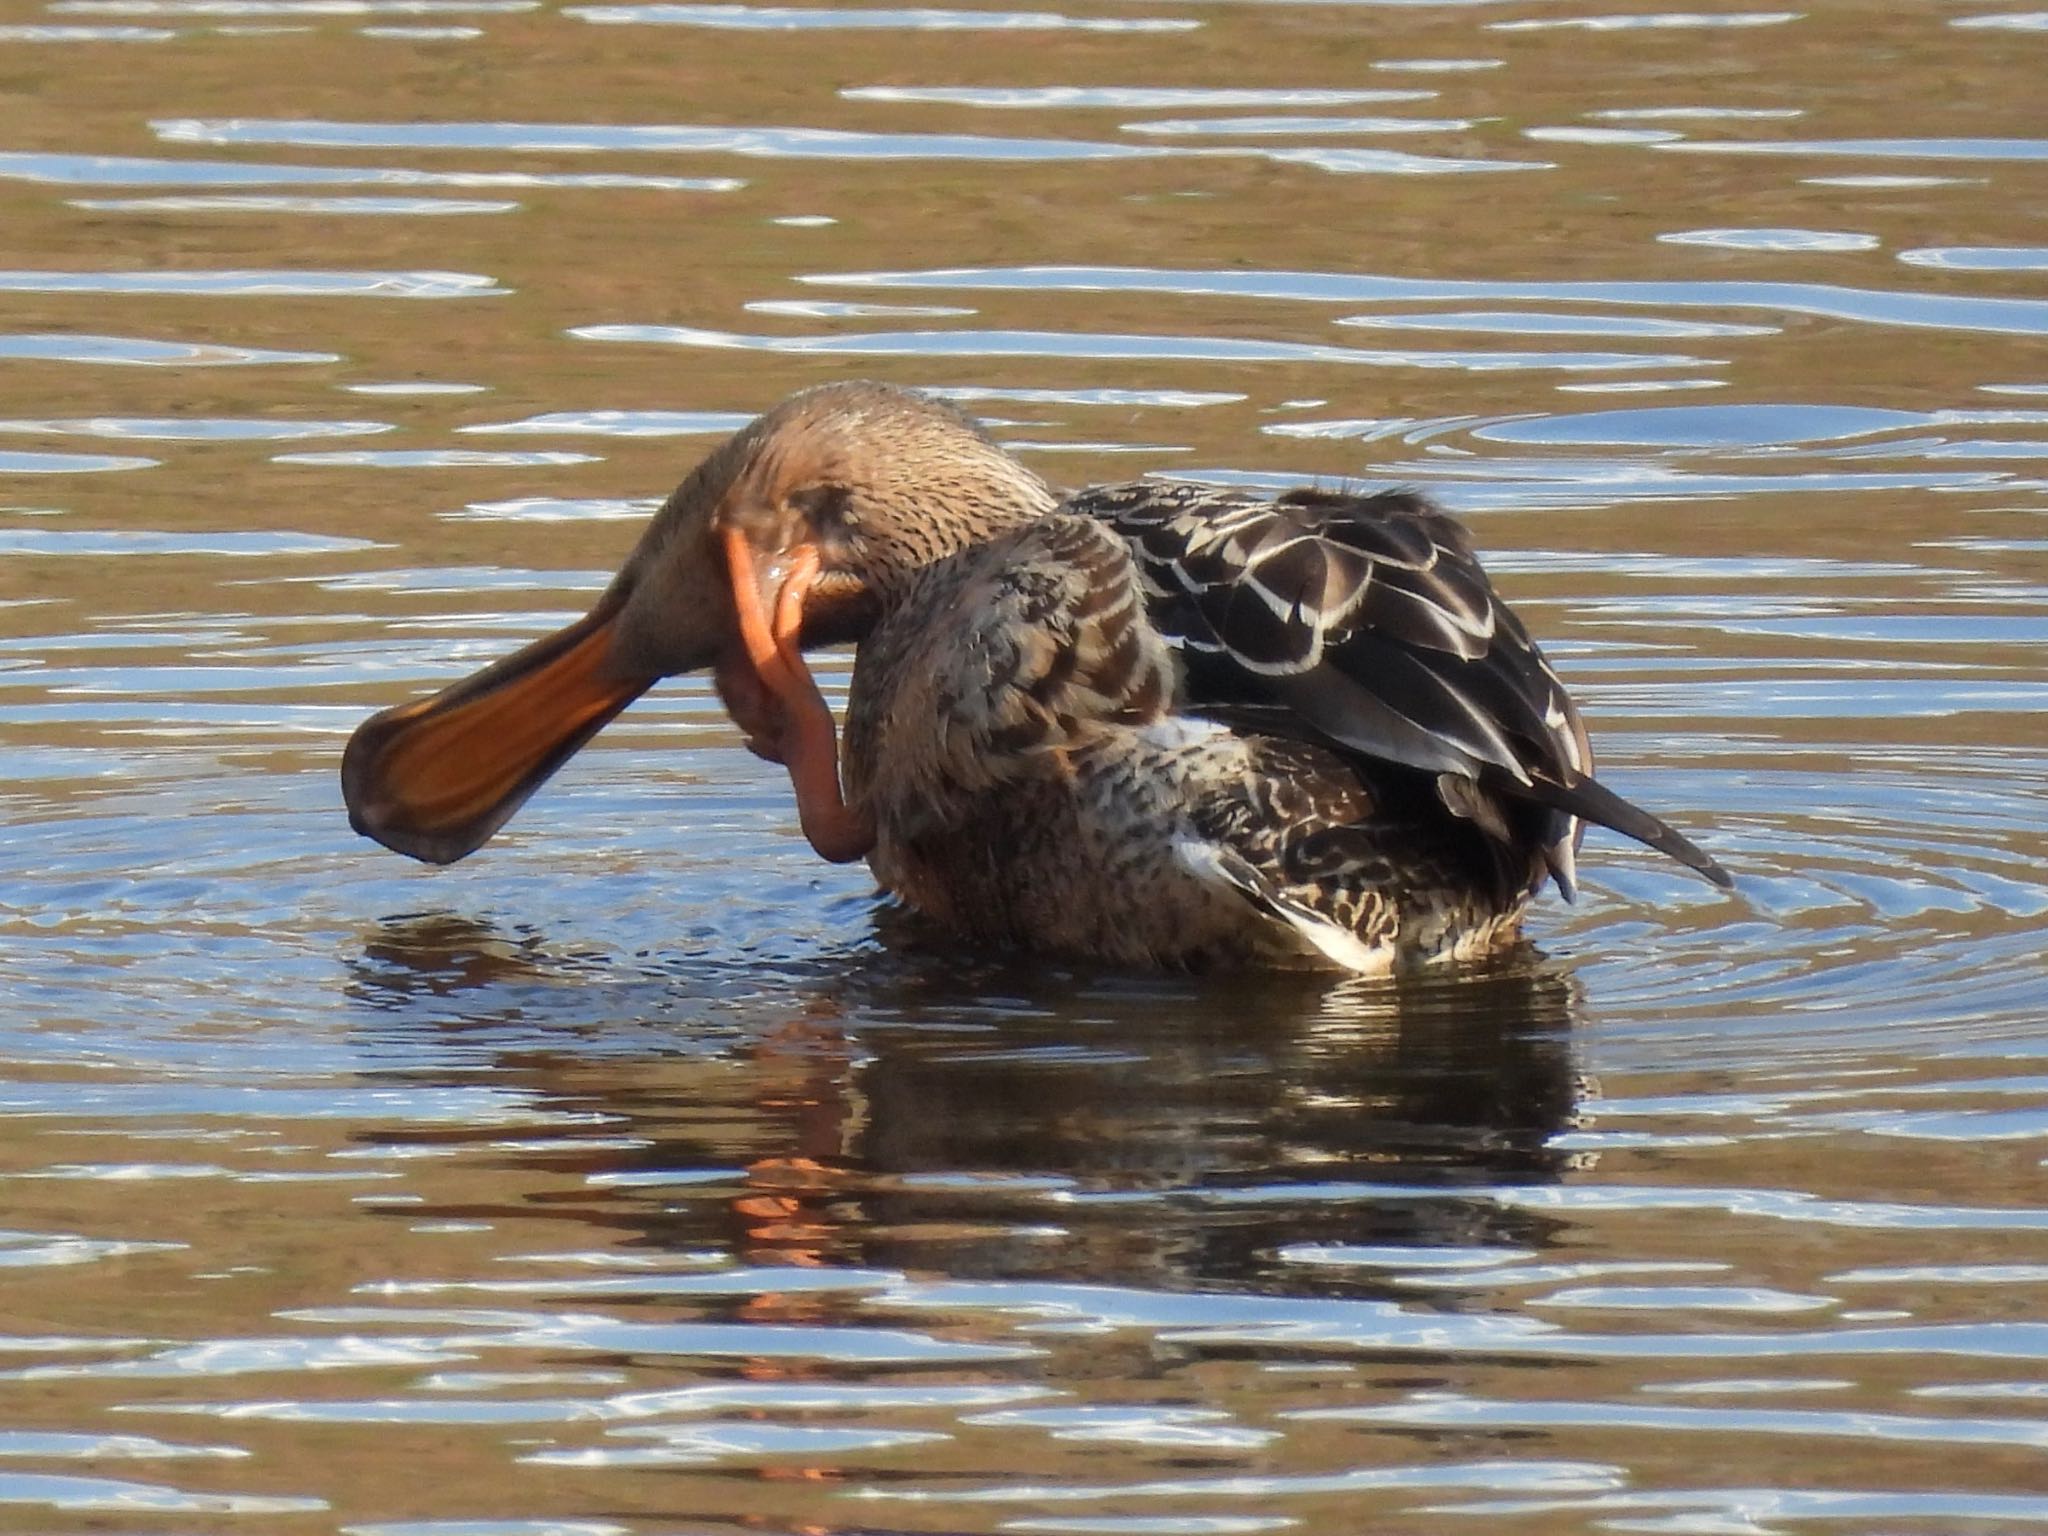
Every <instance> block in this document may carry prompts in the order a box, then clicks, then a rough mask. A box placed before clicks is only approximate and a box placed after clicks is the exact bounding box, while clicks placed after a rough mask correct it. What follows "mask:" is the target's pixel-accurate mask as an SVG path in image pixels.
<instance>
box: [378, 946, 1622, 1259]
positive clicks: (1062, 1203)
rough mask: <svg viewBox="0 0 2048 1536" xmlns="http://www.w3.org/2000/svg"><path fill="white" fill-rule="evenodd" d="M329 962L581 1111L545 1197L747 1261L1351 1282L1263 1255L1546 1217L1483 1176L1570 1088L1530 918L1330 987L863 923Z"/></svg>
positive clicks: (408, 1019)
mask: <svg viewBox="0 0 2048 1536" xmlns="http://www.w3.org/2000/svg"><path fill="white" fill-rule="evenodd" d="M886 927H887V925H886V922H885V924H884V938H885V939H886ZM353 970H354V973H355V974H354V983H353V988H352V990H353V994H354V997H355V999H356V1001H357V1002H358V1003H359V1004H360V1005H361V1006H362V1007H363V1008H364V1009H365V1010H366V1015H365V1019H364V1023H365V1027H366V1029H367V1030H368V1031H370V1032H373V1033H374V1034H375V1035H376V1036H377V1037H378V1039H379V1042H380V1044H381V1045H382V1046H384V1047H386V1049H387V1052H388V1053H389V1052H390V1051H391V1048H393V1047H395V1048H396V1050H395V1054H396V1055H398V1056H399V1058H400V1059H401V1060H404V1061H405V1062H406V1065H405V1066H404V1068H403V1070H405V1072H406V1075H407V1077H408V1079H409V1080H410V1081H413V1082H417V1081H418V1079H419V1077H420V1075H421V1072H422V1071H423V1070H425V1071H431V1070H433V1064H434V1063H436V1062H439V1063H444V1064H445V1065H446V1066H447V1067H448V1068H449V1070H450V1072H451V1081H452V1082H462V1083H466V1084H473V1083H475V1082H477V1081H478V1080H479V1079H478V1075H477V1074H478V1072H479V1071H480V1070H481V1071H482V1072H483V1074H484V1077H483V1079H482V1080H483V1081H486V1082H488V1083H489V1084H490V1085H492V1086H493V1087H494V1088H496V1089H497V1090H499V1091H500V1092H517V1093H520V1094H522V1095H526V1096H528V1102H529V1103H530V1104H531V1105H532V1107H534V1108H536V1109H539V1110H541V1111H543V1112H566V1113H567V1114H568V1115H570V1116H573V1117H576V1120H577V1121H578V1122H580V1123H583V1124H587V1126H588V1129H587V1131H578V1130H576V1129H573V1128H572V1130H571V1131H570V1132H569V1136H570V1138H571V1139H572V1140H573V1138H574V1137H576V1136H577V1135H579V1134H582V1135H586V1136H587V1139H588V1140H589V1141H590V1142H591V1147H590V1150H589V1151H588V1153H587V1154H580V1153H578V1152H577V1151H576V1150H575V1149H574V1147H573V1145H572V1146H570V1147H568V1148H566V1149H565V1157H566V1160H567V1165H568V1166H570V1167H573V1168H575V1169H576V1170H578V1171H581V1172H582V1173H584V1174H585V1175H596V1176H599V1177H598V1178H597V1180H596V1182H595V1183H591V1184H587V1185H586V1188H588V1189H589V1190H590V1191H591V1193H590V1194H589V1195H588V1196H578V1197H574V1198H567V1197H565V1195H564V1193H563V1192H562V1191H561V1190H560V1188H559V1187H556V1188H555V1189H554V1190H553V1191H552V1192H551V1193H550V1194H549V1196H548V1197H547V1201H546V1204H547V1212H548V1214H550V1215H554V1216H559V1217H570V1218H580V1219H585V1220H588V1221H590V1222H592V1223H595V1224H597V1225H599V1226H601V1227H603V1228H606V1229H609V1230H612V1231H614V1232H617V1231H618V1230H619V1229H622V1228H623V1229H626V1230H628V1231H629V1232H630V1233H631V1241H632V1242H633V1243H634V1244H635V1245H637V1246H643V1247H645V1248H647V1249H649V1250H653V1251H657V1252H659V1251H669V1252H682V1251H689V1252H699V1251H704V1250H707V1249H708V1250H712V1251H717V1252H721V1253H727V1254H730V1255H731V1256H732V1257H733V1258H734V1259H736V1260H738V1261H740V1262H745V1263H756V1264H760V1263H781V1264H800V1265H833V1266H863V1267H873V1268H884V1269H901V1270H909V1271H913V1272H916V1271H922V1272H927V1273H930V1272H939V1273H943V1274H946V1275H948V1276H951V1277H955V1278H963V1279H964V1278H989V1277H1007V1278H1025V1277H1030V1278H1037V1279H1047V1280H1050V1279H1086V1280H1088V1281H1091V1282H1095V1283H1122V1284H1132V1285H1142V1286H1146V1287H1149V1288H1158V1289H1169V1290H1190V1289H1211V1290H1213V1289H1248V1290H1265V1289H1272V1288H1284V1289H1287V1290H1290V1291H1294V1292H1300V1291H1303V1290H1311V1291H1315V1290H1320V1291H1324V1292H1326V1293H1327V1292H1332V1291H1341V1292H1342V1293H1344V1294H1350V1295H1358V1294H1362V1293H1369V1292H1371V1291H1372V1290H1373V1288H1374V1286H1375V1284H1376V1282H1375V1281H1374V1279H1373V1275H1372V1272H1371V1271H1370V1270H1369V1269H1368V1270H1363V1271H1362V1270H1360V1269H1358V1268H1356V1267H1353V1266H1319V1265H1303V1264H1300V1263H1295V1262H1291V1261H1289V1260H1288V1259H1287V1258H1286V1257H1284V1256H1283V1254H1284V1253H1285V1252H1287V1251H1290V1250H1291V1251H1293V1252H1296V1253H1298V1252H1300V1251H1301V1249H1302V1248H1303V1246H1304V1245H1307V1246H1309V1247H1314V1246H1317V1245H1328V1244H1344V1245H1389V1246H1398V1247H1407V1246H1426V1247H1431V1248H1445V1247H1452V1248H1456V1247H1497V1246H1502V1245H1511V1246H1516V1247H1532V1246H1533V1247H1538V1248H1540V1247H1542V1246H1543V1245H1544V1242H1545V1238H1546V1236H1547V1232H1548V1227H1549V1225H1550V1218H1548V1217H1546V1216H1545V1215H1543V1214H1542V1213H1541V1212H1540V1211H1530V1210H1527V1209H1519V1208H1510V1207H1507V1206H1504V1205H1503V1204H1502V1203H1500V1202H1497V1201H1494V1200H1491V1199H1488V1198H1486V1197H1485V1196H1484V1195H1483V1194H1481V1193H1479V1191H1480V1190H1481V1189H1483V1188H1484V1187H1487V1186H1497V1185H1500V1184H1503V1183H1506V1184H1542V1183H1547V1182H1551V1181H1554V1180H1555V1179H1556V1178H1557V1177H1558V1176H1559V1175H1560V1174H1561V1172H1563V1171H1564V1169H1565V1168H1566V1167H1567V1166H1568V1162H1569V1159H1570V1158H1571V1157H1572V1156H1573V1154H1571V1153H1569V1152H1566V1151H1563V1150H1561V1149H1559V1148H1557V1147H1556V1146H1554V1145H1553V1143H1554V1141H1555V1139H1556V1136H1557V1133H1558V1132H1559V1131H1560V1130H1561V1129H1564V1128H1567V1127H1569V1126H1570V1125H1571V1124H1572V1123H1573V1119H1574V1115H1575V1113H1576V1109H1577V1104H1578V1101H1579V1099H1580V1097H1581V1094H1582V1092H1583V1090H1584V1086H1585V1085H1584V1083H1583V1082H1582V1080H1581V1079H1580V1077H1579V1075H1578V1073H1577V1071H1576V1068H1575V1061H1574V1055H1573V1049H1572V1022H1573V1014H1574V1011H1575V1008H1576V999H1577V990H1576V983H1575V981H1574V980H1573V978H1572V976H1571V975H1570V973H1569V972H1568V971H1566V970H1563V969H1561V968H1560V967H1558V966H1557V965H1555V964H1554V963H1551V962H1548V961H1546V960H1544V959H1543V958H1542V957H1540V956H1539V955H1537V954H1536V953H1535V952H1534V951H1533V950H1529V949H1524V950H1522V951H1520V952H1518V953H1516V954H1514V955H1512V956H1510V957H1508V958H1507V959H1506V960H1505V961H1503V962H1502V963H1501V964H1499V965H1496V966H1492V967H1490V968H1485V969H1476V970H1475V969H1466V970H1462V971H1460V972H1457V973H1455V974H1445V975H1431V976H1427V977H1420V978H1414V979H1409V980H1404V981H1401V982H1383V981H1366V980H1355V981H1350V982H1346V983H1342V984H1339V985H1335V986H1332V985H1331V984H1330V983H1329V982H1328V980H1327V979H1317V978H1313V977H1306V976H1301V977H1297V976H1289V975H1286V974H1265V975H1256V976H1243V977H1234V978H1221V979H1218V978H1209V979H1205V980H1203V981H1200V982H1195V981H1190V980H1187V979H1184V978H1183V979H1173V978H1161V977H1157V976H1149V975H1147V976H1135V975H1130V974H1126V973H1117V972H1076V971H1062V972H1048V971H1046V970H1045V969H1043V968H1032V969H1028V970H1027V969H1025V968H1023V967H1022V966H1019V965H1016V964H1013V963H1009V962H982V961H974V960H962V961H959V962H957V963H955V964H953V965H952V966H951V967H950V968H945V967H940V966H935V965H934V964H933V963H932V960H931V957H930V956H929V955H922V956H920V957H919V958H918V960H917V962H916V963H915V965H913V964H911V963H910V962H908V961H906V960H899V959H898V958H896V956H895V954H894V953H893V952H892V950H891V947H890V946H889V945H888V944H887V943H886V942H885V943H884V944H882V945H881V946H880V947H879V948H877V949H876V950H874V951H871V952H869V953H868V954H866V955H864V956H861V957H857V958H856V959H855V961H854V962H853V963H852V964H850V965H848V964H844V963H841V964H835V965H833V966H832V967H830V968H829V969H828V968H826V967H823V966H820V967H818V968H816V969H815V970H810V971H806V970H804V969H802V968H800V967H799V968H784V969H781V970H777V971H773V972H771V973H769V974H767V975H765V976H764V974H763V973H762V972H761V970H760V969H759V968H756V967H751V966H746V965H742V964H738V963H730V962H729V963H727V964H725V965H722V966H721V965H707V966H686V965H684V964H682V963H681V962H664V963H663V964H662V965H661V966H660V967H659V968H648V969H642V970H639V971H631V970H628V969H626V968H624V967H623V966H622V965H621V964H620V963H619V962H618V961H617V960H616V959H612V958H607V957H604V956H576V955H562V954H559V953H557V952H555V951H554V950H552V949H551V948H550V947H549V946H548V945H547V944H545V943H544V942H542V941H541V940H539V939H538V938H536V937H534V936H531V935H527V936H517V935H512V934H508V933H505V932H502V931H499V930H497V929H494V928H491V927H490V926H488V925H485V924H479V923H476V922H472V921H468V920H465V919H459V918H423V919H412V920H398V921H393V922H391V923H389V924H387V925H386V926H385V927H384V928H382V929H381V930H380V931H379V932H377V933H376V934H375V935H374V936H373V937H372V938H371V939H370V941H369V942H368V943H367V944H366V946H365V947H364V950H363V952H362V954H361V955H360V957H359V958H358V959H357V961H356V962H355V964H354V966H353ZM418 1058H425V1061H424V1063H422V1062H421V1061H420V1060H418ZM593 1112H595V1113H593ZM411 1134H414V1133H401V1134H400V1135H399V1136H398V1137H397V1139H405V1137H406V1136H407V1135H411ZM432 1134H433V1135H434V1137H435V1138H436V1139H437V1140H440V1141H443V1142H444V1143H445V1142H446V1141H447V1140H448V1139H449V1133H448V1132H446V1131H436V1132H434V1133H432ZM472 1134H473V1136H474V1139H475V1140H477V1141H479V1142H485V1141H489V1140H492V1139H494V1138H502V1137H503V1135H504V1128H503V1126H502V1124H495V1125H478V1126H475V1127H473V1128H464V1130H462V1131H460V1132H457V1133H456V1134H455V1139H457V1140H462V1139H466V1138H468V1137H469V1136H471V1135H472ZM564 1166H565V1164H564V1162H563V1161H562V1160H551V1162H550V1163H549V1167H550V1168H551V1169H553V1170H556V1171H560V1170H562V1169H563V1168H564ZM731 1170H744V1171H743V1172H732V1173H731V1176H730V1177H729V1178H724V1179H721V1178H720V1177H719V1174H720V1172H721V1171H731ZM664 1175H668V1176H673V1177H672V1179H669V1180H667V1181H665V1180H664V1178H663V1176H664ZM1463 1188H1472V1189H1474V1191H1475V1195H1474V1198H1472V1199H1459V1198H1457V1197H1456V1191H1458V1190H1459V1189H1463ZM529 1195H530V1192H527V1193H522V1192H521V1191H520V1189H518V1188H517V1187H516V1186H515V1187H512V1188H511V1189H510V1190H509V1191H508V1200H509V1204H508V1207H507V1209H506V1210H505V1212H504V1213H503V1214H506V1215H511V1214H513V1213H514V1211H515V1210H516V1212H517V1214H519V1215H522V1216H526V1217H531V1216H532V1215H533V1214H534V1210H533V1208H532V1206H531V1205H530V1204H528V1203H527V1200H528V1197H529ZM410 1214H411V1215H412V1216H413V1217H415V1218H416V1217H418V1216H419V1215H420V1210H419V1208H418V1207H416V1206H415V1207H411V1208H410ZM464 1214H468V1215H477V1214H486V1215H487V1214H489V1213H488V1212H479V1211H477V1210H476V1209H475V1208H474V1207H470V1208H468V1209H466V1210H465V1213H464ZM1404 1294H1405V1295H1406V1296H1407V1297H1408V1298H1409V1299H1414V1297H1415V1292H1414V1291H1413V1290H1412V1289H1410V1290H1407V1291H1406V1292H1404Z"/></svg>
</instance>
